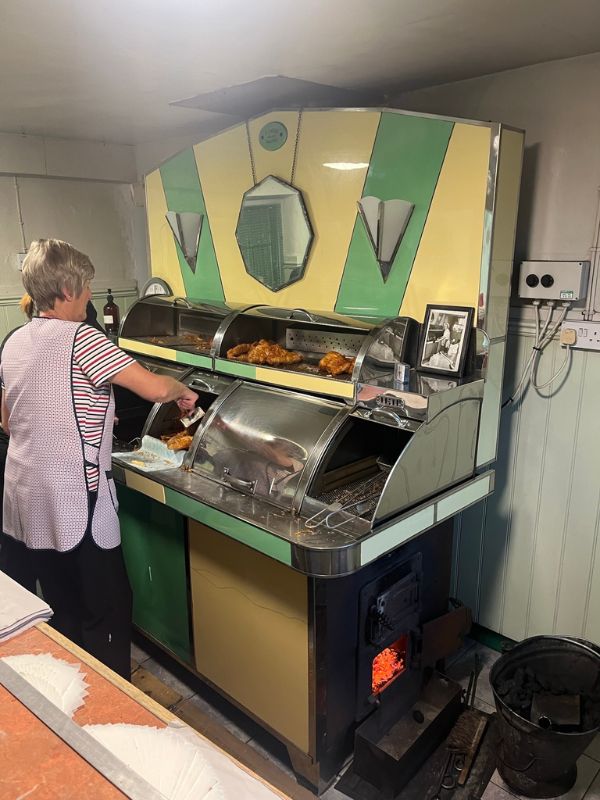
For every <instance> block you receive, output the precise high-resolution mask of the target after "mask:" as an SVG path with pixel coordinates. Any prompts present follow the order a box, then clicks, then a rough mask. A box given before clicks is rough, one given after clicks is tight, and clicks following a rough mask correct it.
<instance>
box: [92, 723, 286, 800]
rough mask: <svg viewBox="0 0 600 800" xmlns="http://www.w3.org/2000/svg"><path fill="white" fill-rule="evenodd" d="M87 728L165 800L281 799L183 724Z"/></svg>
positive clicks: (119, 725)
mask: <svg viewBox="0 0 600 800" xmlns="http://www.w3.org/2000/svg"><path fill="white" fill-rule="evenodd" d="M83 729H84V730H85V731H87V733H89V734H90V735H91V736H93V737H94V738H95V739H96V740H97V741H99V742H100V743H101V744H102V745H103V746H104V747H106V748H107V749H108V750H110V751H111V752H112V753H113V755H115V756H117V758H119V759H120V760H121V761H123V763H125V764H126V765H127V766H128V767H129V768H130V769H132V770H134V772H137V774H138V775H140V776H141V777H142V778H144V780H146V781H147V782H148V783H150V784H151V785H152V786H154V787H155V788H156V789H158V791H160V792H161V794H162V795H163V796H164V797H165V798H166V800H241V798H243V800H279V797H280V795H279V794H276V793H275V792H274V791H272V790H271V789H270V788H269V787H268V786H266V785H265V784H263V783H262V782H261V781H259V780H257V778H255V777H254V776H253V775H251V774H249V773H248V772H246V771H245V770H243V769H242V768H241V767H240V766H238V765H237V764H236V763H234V762H233V761H232V760H231V759H230V758H228V757H227V756H226V755H225V754H224V753H223V752H221V751H220V750H219V749H218V748H217V747H215V745H214V744H212V742H209V741H208V740H207V739H204V738H203V737H201V736H198V735H197V734H196V733H195V732H194V731H193V730H191V728H188V727H187V725H185V724H184V723H180V722H175V723H173V724H171V725H169V726H168V727H166V728H151V727H148V726H145V725H129V724H127V723H117V724H114V725H84V727H83Z"/></svg>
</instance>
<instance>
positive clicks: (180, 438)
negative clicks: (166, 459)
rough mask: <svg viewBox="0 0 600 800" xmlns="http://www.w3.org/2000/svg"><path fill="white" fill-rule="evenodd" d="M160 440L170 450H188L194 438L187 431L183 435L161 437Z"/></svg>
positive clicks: (182, 432)
mask: <svg viewBox="0 0 600 800" xmlns="http://www.w3.org/2000/svg"><path fill="white" fill-rule="evenodd" d="M160 438H161V439H162V441H163V442H164V443H165V444H166V445H167V447H168V448H169V450H187V449H188V448H189V446H190V445H191V443H192V439H193V438H194V437H193V436H191V435H190V434H189V433H188V432H187V431H181V433H174V434H172V435H170V436H161V437H160Z"/></svg>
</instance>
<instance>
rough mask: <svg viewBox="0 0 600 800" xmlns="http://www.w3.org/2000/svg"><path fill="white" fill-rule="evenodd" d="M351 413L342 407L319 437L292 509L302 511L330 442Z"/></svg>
mask: <svg viewBox="0 0 600 800" xmlns="http://www.w3.org/2000/svg"><path fill="white" fill-rule="evenodd" d="M349 415H350V409H349V408H348V407H342V408H340V410H339V412H338V413H337V414H336V415H335V417H334V418H333V419H332V420H331V422H330V423H329V425H328V426H327V427H326V428H325V430H324V431H323V433H322V434H321V436H320V437H319V438H318V439H317V441H316V443H315V446H314V447H313V449H312V451H311V453H310V455H309V457H308V458H307V459H306V464H305V466H304V470H303V472H302V477H301V478H300V480H299V481H298V486H297V488H296V493H295V495H294V499H293V500H292V510H293V511H295V512H296V513H300V509H301V507H302V503H303V502H304V498H305V496H306V492H307V491H308V487H309V486H310V484H311V483H312V481H313V479H314V477H315V475H316V473H317V471H318V469H319V467H320V466H321V463H322V461H323V459H324V458H325V456H326V455H327V452H328V449H329V445H330V443H331V442H332V441H333V439H334V438H335V437H336V435H337V433H338V431H339V430H340V428H341V426H342V425H343V424H344V422H345V420H346V419H347V418H348V417H349Z"/></svg>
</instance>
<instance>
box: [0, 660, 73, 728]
mask: <svg viewBox="0 0 600 800" xmlns="http://www.w3.org/2000/svg"><path fill="white" fill-rule="evenodd" d="M1 660H2V661H3V662H4V663H5V664H8V666H9V667H10V668H11V669H14V671H15V672H17V673H18V674H19V675H20V676H21V677H22V678H25V680H26V681H27V683H30V684H31V685H32V686H33V687H35V688H36V689H37V690H38V692H41V693H42V694H43V695H44V697H45V698H47V699H48V700H50V702H51V703H54V705H55V706H57V707H58V708H60V710H61V711H64V713H65V714H66V715H67V716H68V717H72V716H73V714H74V713H75V712H76V711H77V709H78V708H81V706H82V705H83V704H84V698H85V696H86V695H87V694H88V691H87V690H88V684H87V683H86V682H85V680H84V676H83V674H82V673H81V672H80V670H79V666H80V665H79V664H70V663H69V662H68V661H63V659H62V658H55V657H54V656H53V655H51V654H50V653H24V654H23V655H19V656H5V657H4V658H2V659H1Z"/></svg>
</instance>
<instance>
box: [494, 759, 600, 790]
mask: <svg viewBox="0 0 600 800" xmlns="http://www.w3.org/2000/svg"><path fill="white" fill-rule="evenodd" d="M599 772H600V764H599V763H598V762H597V761H594V760H593V759H592V758H589V757H588V756H586V755H583V756H581V758H580V759H579V761H578V762H577V781H576V782H575V786H573V788H572V789H571V791H570V792H567V793H566V794H561V795H560V796H559V797H557V798H556V800H583V798H584V797H585V798H588V795H587V794H586V792H587V791H588V790H589V789H591V784H592V782H593V781H594V779H595V778H596V777H597V775H598V774H599ZM492 782H493V783H494V784H495V785H496V786H499V787H500V788H502V789H505V790H507V791H510V789H509V787H508V786H507V785H506V784H505V783H504V781H503V780H502V778H501V777H500V775H499V774H498V772H497V771H496V772H494V774H493V775H492ZM516 796H517V797H518V796H519V795H516ZM592 796H593V795H592ZM588 800H589V799H588ZM598 800H600V794H599V795H598Z"/></svg>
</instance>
